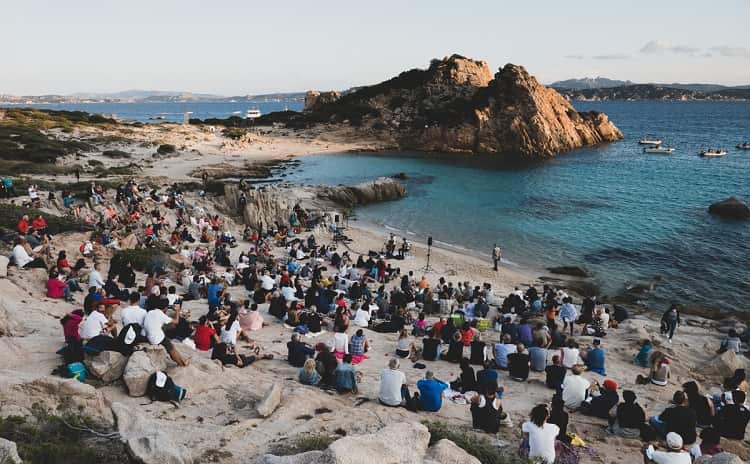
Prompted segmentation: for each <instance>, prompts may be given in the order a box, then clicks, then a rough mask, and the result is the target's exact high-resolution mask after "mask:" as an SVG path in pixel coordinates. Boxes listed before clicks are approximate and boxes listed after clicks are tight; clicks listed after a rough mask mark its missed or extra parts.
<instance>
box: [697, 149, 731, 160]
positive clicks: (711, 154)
mask: <svg viewBox="0 0 750 464" xmlns="http://www.w3.org/2000/svg"><path fill="white" fill-rule="evenodd" d="M699 155H700V156H703V157H706V158H718V157H720V156H727V152H725V151H724V150H714V149H710V150H703V151H702V152H700V153H699Z"/></svg>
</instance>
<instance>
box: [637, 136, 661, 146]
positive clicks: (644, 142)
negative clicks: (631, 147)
mask: <svg viewBox="0 0 750 464" xmlns="http://www.w3.org/2000/svg"><path fill="white" fill-rule="evenodd" d="M638 143H639V144H640V145H661V139H657V138H648V137H646V138H642V139H641V140H639V141H638Z"/></svg>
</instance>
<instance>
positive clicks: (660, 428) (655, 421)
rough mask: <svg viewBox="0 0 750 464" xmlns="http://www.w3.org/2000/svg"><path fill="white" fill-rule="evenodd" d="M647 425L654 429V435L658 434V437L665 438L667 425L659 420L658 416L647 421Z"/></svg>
mask: <svg viewBox="0 0 750 464" xmlns="http://www.w3.org/2000/svg"><path fill="white" fill-rule="evenodd" d="M648 423H649V425H650V426H651V427H653V428H654V430H656V433H658V434H659V436H660V437H662V438H664V437H666V436H667V424H665V423H664V421H662V420H661V419H659V416H653V417H652V418H651V419H649V421H648Z"/></svg>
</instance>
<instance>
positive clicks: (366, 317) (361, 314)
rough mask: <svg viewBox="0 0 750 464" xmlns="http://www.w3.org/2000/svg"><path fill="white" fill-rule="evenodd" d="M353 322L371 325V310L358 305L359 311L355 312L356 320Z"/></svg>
mask: <svg viewBox="0 0 750 464" xmlns="http://www.w3.org/2000/svg"><path fill="white" fill-rule="evenodd" d="M352 322H354V325H357V326H359V327H367V326H368V325H370V311H368V310H366V309H364V308H361V307H359V305H357V311H356V312H355V313H354V320H353V321H352Z"/></svg>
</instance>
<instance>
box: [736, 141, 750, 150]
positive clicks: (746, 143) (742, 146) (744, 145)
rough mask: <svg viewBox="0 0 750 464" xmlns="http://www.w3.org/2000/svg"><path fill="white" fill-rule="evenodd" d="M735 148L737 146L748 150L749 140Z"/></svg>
mask: <svg viewBox="0 0 750 464" xmlns="http://www.w3.org/2000/svg"><path fill="white" fill-rule="evenodd" d="M737 148H739V149H740V150H750V140H748V141H747V142H742V143H741V144H739V145H737Z"/></svg>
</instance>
